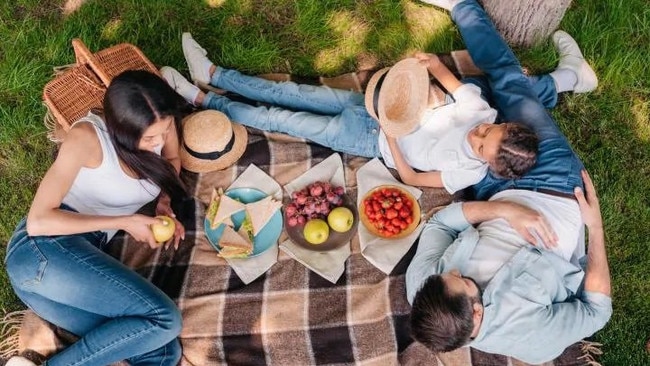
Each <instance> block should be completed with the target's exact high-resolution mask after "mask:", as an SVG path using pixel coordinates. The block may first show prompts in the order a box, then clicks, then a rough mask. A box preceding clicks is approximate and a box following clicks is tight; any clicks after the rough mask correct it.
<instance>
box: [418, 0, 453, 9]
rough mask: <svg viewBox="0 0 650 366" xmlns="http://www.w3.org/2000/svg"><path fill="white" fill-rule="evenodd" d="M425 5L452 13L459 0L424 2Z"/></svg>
mask: <svg viewBox="0 0 650 366" xmlns="http://www.w3.org/2000/svg"><path fill="white" fill-rule="evenodd" d="M422 2H423V3H427V4H431V5H434V6H437V7H439V8H443V9H445V10H448V11H451V9H452V8H453V7H454V5H456V3H457V2H458V0H422Z"/></svg>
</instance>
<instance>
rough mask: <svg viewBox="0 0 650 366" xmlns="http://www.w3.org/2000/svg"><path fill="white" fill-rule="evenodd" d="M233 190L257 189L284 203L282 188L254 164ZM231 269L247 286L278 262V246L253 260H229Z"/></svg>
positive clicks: (236, 180)
mask: <svg viewBox="0 0 650 366" xmlns="http://www.w3.org/2000/svg"><path fill="white" fill-rule="evenodd" d="M233 188H256V189H259V190H260V191H262V192H264V193H267V194H269V195H271V196H273V198H275V199H277V200H279V201H282V187H280V185H279V184H278V182H276V181H275V180H273V178H271V177H270V176H269V175H268V174H266V173H264V171H263V170H262V169H260V168H258V167H257V166H255V165H254V164H251V165H249V166H248V168H246V170H244V172H243V173H242V174H241V175H240V176H239V177H238V178H237V179H235V181H234V182H232V184H231V185H230V187H228V189H233ZM226 261H227V262H228V264H230V267H232V269H233V270H234V271H235V273H237V275H238V276H239V278H240V279H241V280H242V282H244V283H245V284H249V283H251V282H253V281H254V280H255V279H256V278H258V277H259V276H261V275H262V274H263V273H264V272H266V271H268V270H269V268H271V267H272V266H273V265H274V264H275V263H276V262H277V261H278V246H277V245H273V246H272V247H271V248H269V249H268V250H266V251H265V252H264V253H262V254H260V255H258V256H257V257H253V258H243V259H239V258H227V259H226Z"/></svg>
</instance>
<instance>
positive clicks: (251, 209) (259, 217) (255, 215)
mask: <svg viewBox="0 0 650 366" xmlns="http://www.w3.org/2000/svg"><path fill="white" fill-rule="evenodd" d="M280 207H282V202H280V201H277V200H275V199H274V198H273V197H271V196H266V197H264V198H262V199H261V200H259V201H257V202H252V203H247V204H246V219H249V218H250V223H251V226H252V229H253V236H256V235H257V234H258V233H259V232H260V231H262V229H263V228H264V226H266V224H268V222H269V220H270V219H271V217H272V216H273V214H274V213H275V211H277V210H279V209H280ZM242 226H243V225H242Z"/></svg>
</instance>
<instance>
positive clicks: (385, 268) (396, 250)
mask: <svg viewBox="0 0 650 366" xmlns="http://www.w3.org/2000/svg"><path fill="white" fill-rule="evenodd" d="M383 184H392V185H395V186H398V187H400V188H403V189H404V190H406V191H408V192H410V193H411V194H412V195H413V197H415V199H419V198H420V196H421V195H422V191H421V190H419V189H417V188H415V187H411V186H407V185H405V184H402V183H400V182H398V181H397V180H396V179H395V178H394V177H393V175H392V174H391V173H390V172H389V171H388V169H387V168H386V166H384V164H382V163H381V162H380V161H379V159H376V158H375V159H372V160H370V161H369V162H367V163H366V164H365V165H364V166H362V167H361V168H359V170H357V186H358V189H357V207H359V205H360V204H361V200H362V199H363V196H364V195H365V194H366V193H367V192H368V191H370V190H371V189H373V188H375V187H377V186H380V185H383ZM423 227H424V220H422V221H421V222H420V225H418V227H417V228H416V229H415V230H414V231H413V232H412V233H411V234H410V235H409V236H406V237H404V238H401V239H392V240H391V239H383V238H380V237H377V236H375V235H373V234H371V233H370V231H368V229H366V227H365V226H364V225H363V224H361V223H360V224H359V244H360V246H361V254H362V255H363V256H364V257H365V258H366V259H367V260H368V262H370V263H372V265H374V266H375V267H377V268H379V269H380V270H381V271H382V272H384V273H386V274H389V273H390V272H391V271H392V270H393V268H395V266H396V265H397V263H398V262H399V261H400V259H402V257H403V256H404V254H406V252H408V251H409V249H410V248H411V245H413V243H414V242H415V240H416V239H417V238H418V236H419V235H420V232H421V231H422V228H423Z"/></svg>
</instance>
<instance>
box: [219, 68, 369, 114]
mask: <svg viewBox="0 0 650 366" xmlns="http://www.w3.org/2000/svg"><path fill="white" fill-rule="evenodd" d="M210 84H212V85H214V86H216V87H217V88H221V89H225V90H228V91H231V92H233V93H237V94H240V95H242V96H244V97H246V98H248V99H251V100H254V101H258V102H263V103H268V104H273V105H275V106H279V107H285V108H289V109H293V110H295V111H307V112H312V113H317V114H323V115H330V116H334V115H338V114H340V113H342V112H343V110H344V109H345V108H348V107H354V106H363V105H364V100H363V95H362V94H360V93H356V92H352V91H348V90H340V89H332V88H330V87H327V86H315V85H304V84H296V83H294V82H291V81H285V82H275V81H270V80H265V79H262V78H258V77H255V76H248V75H244V74H242V73H240V72H239V71H236V70H229V69H224V68H221V67H217V70H216V71H215V73H214V74H213V75H212V79H211V81H210Z"/></svg>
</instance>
